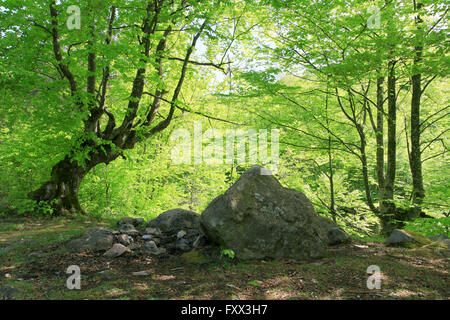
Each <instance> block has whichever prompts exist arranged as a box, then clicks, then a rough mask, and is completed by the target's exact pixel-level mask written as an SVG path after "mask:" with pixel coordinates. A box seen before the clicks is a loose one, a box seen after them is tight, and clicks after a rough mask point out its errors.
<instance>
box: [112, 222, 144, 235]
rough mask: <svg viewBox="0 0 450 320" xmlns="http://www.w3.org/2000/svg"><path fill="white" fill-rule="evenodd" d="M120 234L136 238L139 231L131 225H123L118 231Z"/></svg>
mask: <svg viewBox="0 0 450 320" xmlns="http://www.w3.org/2000/svg"><path fill="white" fill-rule="evenodd" d="M117 230H118V231H119V232H120V233H123V234H126V235H129V236H131V237H135V236H137V235H138V234H139V231H137V230H136V229H135V228H134V226H133V225H132V224H130V223H125V224H121V225H120V227H119V228H118V229H117Z"/></svg>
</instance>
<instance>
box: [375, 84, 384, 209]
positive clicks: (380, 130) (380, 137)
mask: <svg viewBox="0 0 450 320" xmlns="http://www.w3.org/2000/svg"><path fill="white" fill-rule="evenodd" d="M383 83H384V78H383V77H379V78H378V79H377V123H376V131H375V135H376V137H375V138H376V143H377V152H376V163H377V169H376V172H377V181H378V197H379V201H380V203H381V202H382V201H383V200H384V183H385V180H384V107H383V102H384V89H383Z"/></svg>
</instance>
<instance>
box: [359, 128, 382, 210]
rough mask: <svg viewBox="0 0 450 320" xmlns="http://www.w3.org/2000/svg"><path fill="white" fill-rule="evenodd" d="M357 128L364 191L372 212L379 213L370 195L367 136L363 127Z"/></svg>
mask: <svg viewBox="0 0 450 320" xmlns="http://www.w3.org/2000/svg"><path fill="white" fill-rule="evenodd" d="M356 126H357V130H358V134H359V139H360V152H361V164H362V176H363V182H364V191H365V193H366V199H367V204H368V206H369V208H370V210H371V211H372V212H374V213H377V212H378V210H377V208H376V207H375V205H374V204H373V199H372V194H371V193H370V183H369V170H368V168H367V153H366V146H367V141H366V135H365V133H364V131H363V128H362V126H361V125H359V124H357V125H356Z"/></svg>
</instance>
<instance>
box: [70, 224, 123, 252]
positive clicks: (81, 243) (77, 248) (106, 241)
mask: <svg viewBox="0 0 450 320" xmlns="http://www.w3.org/2000/svg"><path fill="white" fill-rule="evenodd" d="M113 242H114V235H113V233H112V231H111V230H107V229H103V228H94V229H92V230H89V231H88V232H86V233H85V234H84V235H82V236H81V237H80V238H78V239H75V240H72V241H70V242H69V243H68V244H67V246H66V248H67V250H69V251H70V252H74V253H79V252H83V251H88V250H89V251H101V250H108V249H109V248H111V247H112V245H113Z"/></svg>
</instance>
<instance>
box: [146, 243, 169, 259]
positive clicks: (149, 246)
mask: <svg viewBox="0 0 450 320" xmlns="http://www.w3.org/2000/svg"><path fill="white" fill-rule="evenodd" d="M142 248H143V250H144V252H145V253H148V254H152V255H155V256H158V255H160V254H164V253H166V249H165V248H158V246H157V245H156V243H155V241H148V242H146V243H145V244H144V246H143V247H142Z"/></svg>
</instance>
